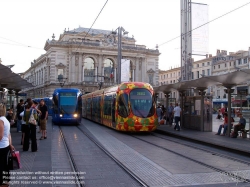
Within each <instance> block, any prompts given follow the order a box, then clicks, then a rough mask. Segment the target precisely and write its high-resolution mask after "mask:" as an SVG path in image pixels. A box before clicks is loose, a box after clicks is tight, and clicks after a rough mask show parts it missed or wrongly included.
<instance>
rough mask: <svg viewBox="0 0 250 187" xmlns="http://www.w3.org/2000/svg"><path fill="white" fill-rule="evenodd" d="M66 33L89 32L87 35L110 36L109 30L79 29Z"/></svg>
mask: <svg viewBox="0 0 250 187" xmlns="http://www.w3.org/2000/svg"><path fill="white" fill-rule="evenodd" d="M66 32H67V33H81V32H86V33H87V32H89V34H94V35H99V34H110V33H111V32H112V31H109V30H102V29H90V31H89V28H84V27H79V28H77V29H74V30H69V31H66Z"/></svg>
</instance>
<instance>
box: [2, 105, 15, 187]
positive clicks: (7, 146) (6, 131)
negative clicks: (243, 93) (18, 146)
mask: <svg viewBox="0 0 250 187" xmlns="http://www.w3.org/2000/svg"><path fill="white" fill-rule="evenodd" d="M5 115H6V108H5V106H4V105H3V104H2V103H1V104H0V186H1V187H7V186H9V185H8V182H9V180H4V178H5V179H6V178H9V177H10V175H9V169H8V165H7V164H8V163H7V160H8V153H9V151H13V150H14V149H15V148H14V147H13V145H12V139H11V134H10V122H9V121H8V120H7V119H6V117H5Z"/></svg>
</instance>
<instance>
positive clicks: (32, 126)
mask: <svg viewBox="0 0 250 187" xmlns="http://www.w3.org/2000/svg"><path fill="white" fill-rule="evenodd" d="M32 106H33V102H32V101H29V102H28V104H27V105H26V107H25V110H24V116H23V120H24V121H25V122H26V124H25V125H24V142H23V151H28V150H29V140H30V139H31V151H32V152H36V151H37V143H36V119H37V112H36V110H35V109H34V108H33V107H32Z"/></svg>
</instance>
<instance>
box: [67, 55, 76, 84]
mask: <svg viewBox="0 0 250 187" xmlns="http://www.w3.org/2000/svg"><path fill="white" fill-rule="evenodd" d="M75 59H76V56H75V55H74V56H73V57H72V60H71V63H70V64H71V65H70V69H69V72H70V78H71V79H70V82H75V76H74V75H75Z"/></svg>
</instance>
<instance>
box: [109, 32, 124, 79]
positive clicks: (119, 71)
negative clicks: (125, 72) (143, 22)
mask: <svg viewBox="0 0 250 187" xmlns="http://www.w3.org/2000/svg"><path fill="white" fill-rule="evenodd" d="M116 30H118V45H117V47H118V55H117V77H116V78H117V83H118V84H121V60H122V33H123V35H126V34H128V31H126V30H125V29H124V28H123V27H118V28H117V29H116ZM116 30H115V31H112V32H111V34H115V35H116V34H117V33H116Z"/></svg>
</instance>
